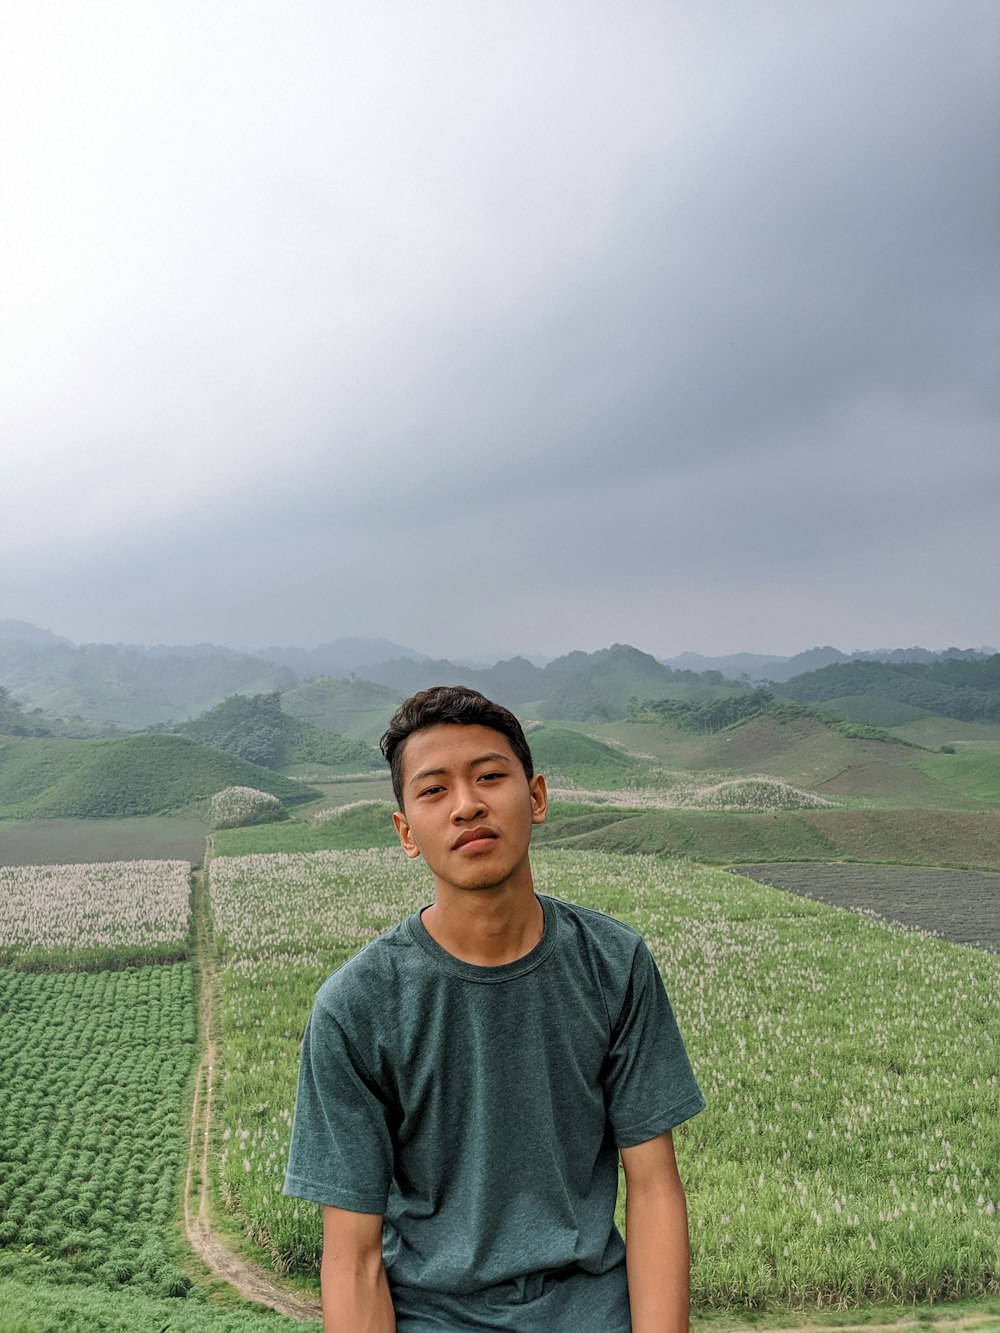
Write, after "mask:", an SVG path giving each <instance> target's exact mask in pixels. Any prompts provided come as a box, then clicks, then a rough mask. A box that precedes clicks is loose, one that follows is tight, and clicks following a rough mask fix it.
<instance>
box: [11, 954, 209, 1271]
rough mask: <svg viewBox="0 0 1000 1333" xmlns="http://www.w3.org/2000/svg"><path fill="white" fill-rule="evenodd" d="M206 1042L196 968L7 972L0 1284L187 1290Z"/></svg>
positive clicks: (178, 964) (160, 967) (167, 967)
mask: <svg viewBox="0 0 1000 1333" xmlns="http://www.w3.org/2000/svg"><path fill="white" fill-rule="evenodd" d="M196 1042H197V1007H196V999H195V988H194V981H193V975H192V969H191V966H190V964H188V963H177V964H175V965H173V966H154V967H140V968H130V969H127V970H124V971H116V972H92V973H82V972H77V973H68V974H59V973H45V974H34V973H28V972H19V971H13V970H10V969H7V968H0V1083H2V1085H3V1088H4V1095H3V1099H2V1102H0V1160H2V1161H3V1163H4V1171H3V1177H2V1179H0V1277H14V1278H18V1279H21V1280H28V1279H31V1280H41V1281H43V1282H44V1281H56V1282H68V1281H73V1280H77V1281H84V1280H85V1281H89V1282H92V1283H94V1284H96V1285H98V1286H102V1287H105V1288H111V1289H112V1290H115V1289H118V1288H120V1287H121V1286H123V1285H129V1284H130V1285H133V1286H134V1287H135V1288H136V1289H138V1290H141V1291H144V1292H146V1293H147V1294H149V1295H161V1296H166V1295H172V1296H178V1295H183V1294H185V1293H186V1292H187V1291H188V1290H189V1289H190V1286H191V1283H190V1280H189V1279H188V1278H186V1277H185V1275H184V1274H183V1272H182V1271H181V1269H180V1259H181V1255H180V1252H179V1247H178V1246H177V1244H176V1241H175V1240H173V1239H172V1233H173V1220H174V1217H175V1212H176V1206H177V1193H178V1181H179V1177H180V1171H181V1164H182V1162H183V1159H184V1150H185V1146H186V1142H187V1134H186V1130H187V1111H188V1099H189V1092H190V1089H189V1082H190V1074H191V1070H192V1067H193V1064H194V1061H195V1057H196V1051H197V1045H196Z"/></svg>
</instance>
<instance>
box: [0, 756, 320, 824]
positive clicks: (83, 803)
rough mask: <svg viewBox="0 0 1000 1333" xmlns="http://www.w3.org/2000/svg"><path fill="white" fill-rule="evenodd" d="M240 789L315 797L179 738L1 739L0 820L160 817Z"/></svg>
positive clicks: (287, 797) (292, 798)
mask: <svg viewBox="0 0 1000 1333" xmlns="http://www.w3.org/2000/svg"><path fill="white" fill-rule="evenodd" d="M239 786H242V787H256V788H258V789H259V790H261V791H267V792H271V793H272V795H274V796H277V797H278V798H279V800H281V801H283V802H285V803H291V804H294V803H296V802H301V801H306V800H310V799H312V798H314V797H316V796H318V795H319V793H318V792H317V791H316V790H315V789H314V788H312V787H309V786H307V785H306V784H305V783H301V782H295V781H293V780H292V779H290V778H286V777H282V776H281V775H280V774H278V773H272V772H270V771H269V770H268V769H266V768H261V767H259V766H258V765H257V764H251V763H248V762H247V761H246V760H244V759H238V758H236V757H235V756H233V755H228V754H223V753H222V752H221V751H219V750H212V749H209V748H208V747H207V746H204V745H198V744H197V743H196V742H195V741H193V740H190V739H189V738H188V737H186V736H125V737H122V738H121V739H120V740H103V741H77V740H63V739H40V738H35V737H28V736H12V737H0V818H5V819H22V818H31V817H36V818H38V817H45V818H70V817H76V818H87V819H101V818H114V817H121V816H126V815H151V814H160V813H162V812H165V811H170V810H177V809H182V808H185V807H188V806H191V805H192V804H193V803H195V802H196V801H199V800H203V799H205V798H207V797H209V796H213V795H214V794H215V793H216V792H218V791H221V790H222V789H223V788H225V787H239Z"/></svg>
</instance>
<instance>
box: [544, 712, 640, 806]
mask: <svg viewBox="0 0 1000 1333" xmlns="http://www.w3.org/2000/svg"><path fill="white" fill-rule="evenodd" d="M528 744H529V745H530V747H531V755H532V758H533V759H534V762H535V768H536V770H537V771H538V772H539V773H544V774H546V776H547V777H549V778H550V781H552V780H553V779H558V778H560V777H561V778H564V779H565V778H568V779H569V780H570V781H572V782H575V783H577V784H578V785H579V786H581V787H591V788H593V789H595V790H597V791H609V790H615V789H616V788H619V787H622V786H624V785H626V784H627V783H628V782H629V781H630V780H631V781H632V782H642V781H643V780H644V779H645V778H646V776H647V772H648V769H649V764H648V762H647V761H645V760H642V759H639V758H637V757H636V756H635V755H632V754H627V753H625V752H624V751H622V750H620V749H617V748H612V746H610V745H606V744H605V743H604V742H603V741H600V740H595V739H594V737H592V736H587V735H585V734H583V733H582V732H580V731H576V730H572V729H570V728H567V727H562V726H556V725H551V724H548V725H546V726H543V727H540V728H539V729H538V730H537V731H532V732H531V733H530V735H529V736H528Z"/></svg>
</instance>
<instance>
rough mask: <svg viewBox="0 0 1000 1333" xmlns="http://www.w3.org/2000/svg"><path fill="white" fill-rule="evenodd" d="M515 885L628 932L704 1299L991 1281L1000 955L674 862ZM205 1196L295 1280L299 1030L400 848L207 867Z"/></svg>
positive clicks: (567, 869)
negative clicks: (637, 940) (655, 1037)
mask: <svg viewBox="0 0 1000 1333" xmlns="http://www.w3.org/2000/svg"><path fill="white" fill-rule="evenodd" d="M533 864H534V867H535V880H536V887H537V888H538V890H539V891H540V892H546V893H552V894H554V895H556V896H561V897H566V898H570V899H572V900H574V901H577V902H581V903H583V904H586V905H588V906H591V907H596V908H598V909H600V910H604V911H608V912H611V913H612V914H613V915H615V916H618V917H619V918H621V919H623V920H626V921H629V922H631V923H632V924H634V925H635V926H636V927H637V928H638V929H640V930H641V931H642V932H643V934H644V935H645V936H646V939H647V941H648V942H649V944H650V947H651V948H652V950H653V952H654V954H655V956H656V957H657V959H658V961H659V963H660V966H661V969H662V971H663V975H664V977H665V980H666V982H667V986H668V989H669V991H670V994H671V997H672V999H673V1001H674V1004H675V1007H676V1009H677V1013H678V1015H679V1021H680V1024H681V1028H682V1031H683V1032H684V1034H685V1038H686V1041H687V1044H688V1049H689V1051H690V1053H691V1057H692V1061H693V1063H694V1066H695V1070H696V1072H697V1074H698V1077H699V1081H700V1082H701V1085H702V1087H703V1089H704V1091H705V1094H706V1097H707V1099H708V1103H709V1104H708V1108H707V1109H706V1110H705V1111H704V1112H702V1113H701V1114H700V1115H698V1116H697V1117H695V1118H694V1119H693V1120H692V1121H690V1122H688V1124H686V1125H684V1126H682V1127H680V1129H679V1130H678V1131H677V1132H676V1136H675V1137H676V1141H677V1145H678V1156H679V1159H680V1161H681V1166H682V1171H683V1174H684V1177H685V1181H686V1184H687V1187H688V1201H689V1213H690V1219H691V1238H692V1256H693V1279H692V1281H693V1287H692V1290H693V1294H694V1299H695V1301H696V1303H697V1304H698V1305H700V1306H702V1307H716V1308H732V1307H736V1306H744V1307H746V1306H763V1305H766V1304H767V1303H769V1302H789V1301H790V1302H793V1303H796V1304H798V1303H801V1302H812V1303H818V1304H822V1303H824V1302H826V1301H830V1300H838V1301H841V1302H843V1301H848V1302H858V1303H860V1302H862V1301H864V1300H882V1301H885V1302H897V1301H901V1300H902V1301H910V1300H935V1299H941V1298H944V1297H957V1296H960V1295H972V1294H977V1293H982V1292H984V1291H986V1290H995V1289H996V1287H997V1276H996V1274H997V1260H998V1249H997V1243H998V1235H1000V1231H998V1226H997V1216H996V1211H997V1206H998V1201H1000V1182H998V1179H997V1170H998V1168H997V1163H998V1162H1000V1088H998V1080H997V1075H996V1072H995V1071H996V1069H997V1066H998V1050H997V1044H998V1037H997V1034H998V1027H1000V1023H998V1020H1000V963H998V960H997V959H996V958H995V957H993V956H991V955H987V954H980V953H977V952H975V951H973V950H969V949H962V948H958V947H955V946H951V945H948V944H946V943H943V942H942V941H940V940H937V939H933V938H931V937H929V936H926V935H923V934H921V933H919V932H907V931H903V930H901V929H899V928H896V927H893V926H890V925H887V924H885V923H883V922H880V921H878V920H877V919H875V918H873V917H872V916H870V915H865V914H859V913H853V912H846V911H842V910H838V909H835V908H830V907H827V906H825V905H823V904H820V903H815V902H812V901H810V900H808V899H805V898H801V897H796V896H794V895H788V894H785V893H782V892H780V891H778V890H775V889H772V888H769V887H767V886H764V885H759V884H756V883H754V882H753V881H751V880H749V879H745V878H742V877H737V876H733V875H727V874H725V873H724V872H720V871H717V870H711V869H707V868H703V867H695V866H691V865H686V864H684V863H680V862H672V863H670V862H664V861H662V860H659V859H654V858H644V857H628V856H623V857H619V856H613V855H609V854H603V853H593V852H591V853H585V852H566V851H555V850H553V851H545V850H543V851H541V852H540V853H538V854H536V856H535V858H534V860H533ZM211 893H212V902H213V911H214V914H215V920H216V927H217V931H218V936H219V939H220V943H221V952H222V960H223V973H222V975H223V987H224V1055H223V1065H224V1078H225V1085H224V1099H223V1108H222V1116H223V1125H222V1135H221V1138H222V1141H221V1143H220V1145H219V1148H220V1153H219V1173H220V1184H221V1189H222V1193H223V1197H224V1199H225V1200H226V1201H227V1202H228V1204H229V1205H230V1206H231V1207H232V1208H233V1209H234V1211H236V1212H237V1213H239V1214H240V1215H241V1216H242V1217H243V1219H244V1220H245V1223H246V1225H247V1227H248V1230H249V1232H250V1234H251V1235H252V1236H253V1238H254V1239H255V1240H256V1241H257V1242H258V1243H260V1244H262V1245H264V1246H265V1247H267V1248H269V1249H270V1251H271V1253H272V1255H273V1257H274V1261H275V1263H276V1265H278V1266H279V1267H284V1268H304V1269H309V1268H311V1267H313V1266H314V1265H315V1260H316V1255H317V1253H318V1245H319V1219H318V1216H317V1213H318V1210H317V1209H315V1208H313V1207H311V1206H310V1205H307V1204H303V1203H301V1202H299V1201H297V1200H292V1199H287V1198H284V1197H283V1196H282V1194H281V1183H282V1175H283V1171H284V1164H285V1157H286V1153H287V1146H288V1139H289V1133H290V1124H291V1115H292V1107H293V1104H294V1085H295V1071H296V1067H297V1054H298V1045H299V1040H300V1037H301V1032H302V1029H303V1026H304V1024H305V1020H306V1017H307V1015H308V1012H309V1007H310V1004H311V1000H312V996H313V993H314V992H315V989H316V986H317V985H318V984H319V982H320V981H321V980H322V979H323V977H324V976H325V975H326V974H327V973H328V972H329V971H330V970H332V968H333V967H335V966H336V965H337V964H338V963H339V962H340V961H342V960H343V959H344V958H345V957H346V956H348V955H349V954H350V953H352V952H354V951H355V950H356V949H357V948H359V947H361V945H363V944H364V943H365V942H366V941H367V940H369V939H371V938H372V937H373V936H374V935H375V934H377V933H378V932H379V931H380V930H382V929H384V928H385V927H386V926H387V925H389V924H391V923H392V922H394V921H396V920H398V919H400V918H401V917H403V916H405V915H406V914H407V913H408V912H410V911H413V910H414V909H415V908H416V907H417V906H419V905H420V904H421V903H423V902H426V901H427V900H428V899H429V897H430V893H431V886H430V883H429V880H428V879H427V877H426V871H421V870H420V869H419V867H414V866H413V865H412V864H411V863H409V862H407V861H406V860H405V859H404V858H403V857H402V855H401V854H400V853H398V852H389V851H370V852H340V853H338V852H324V853H314V854H311V855H304V854H299V855H274V856H254V857H236V858H225V859H222V860H215V861H213V862H212V866H211Z"/></svg>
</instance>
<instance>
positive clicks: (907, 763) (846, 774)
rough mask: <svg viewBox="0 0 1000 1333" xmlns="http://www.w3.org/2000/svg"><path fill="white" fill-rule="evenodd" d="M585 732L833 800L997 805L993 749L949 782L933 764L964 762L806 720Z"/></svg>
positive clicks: (999, 763) (667, 760)
mask: <svg viewBox="0 0 1000 1333" xmlns="http://www.w3.org/2000/svg"><path fill="white" fill-rule="evenodd" d="M955 725H956V726H961V725H962V724H961V723H956V724H955ZM591 730H592V731H593V732H594V734H595V735H596V736H599V737H600V736H607V737H609V738H611V739H613V740H617V741H618V742H620V743H621V744H624V745H625V746H627V747H628V749H629V750H632V751H636V752H641V753H645V754H648V755H651V756H654V757H655V758H656V759H657V760H659V761H660V762H661V763H662V764H663V765H664V766H666V767H671V768H676V769H686V770H688V771H691V772H694V773H699V772H734V773H756V774H764V775H768V776H771V777H776V778H780V779H781V780H783V781H785V782H790V783H792V784H793V785H794V786H796V787H802V788H804V789H805V790H807V791H814V792H816V793H817V794H818V795H820V796H824V797H827V798H830V799H833V800H845V799H846V800H849V801H852V802H855V803H857V802H862V801H863V802H875V803H877V804H879V805H883V806H887V807H895V808H903V809H912V808H917V807H920V808H928V809H953V810H962V809H965V810H977V809H980V810H981V809H984V808H986V807H987V806H988V805H993V804H994V803H995V802H996V801H997V800H1000V747H998V749H997V750H996V751H990V752H987V754H986V755H984V757H983V759H982V762H981V764H980V765H979V766H978V768H977V770H976V776H975V777H973V776H972V765H971V763H970V764H969V767H968V769H967V770H962V773H961V776H956V774H958V772H959V767H960V765H955V764H952V765H951V766H949V765H948V764H947V763H945V762H938V761H945V760H948V759H952V760H955V759H956V758H957V759H959V760H960V761H963V762H967V761H966V759H965V757H964V756H948V755H929V754H927V753H926V752H924V751H922V750H920V749H917V748H915V747H913V746H905V745H893V744H887V743H886V742H884V741H877V740H855V739H852V738H849V737H846V736H842V735H839V734H838V733H837V732H833V731H831V730H830V729H829V728H827V727H825V726H824V725H823V724H822V723H821V722H819V721H818V720H817V719H814V718H801V719H796V720H793V721H791V722H787V723H781V722H778V721H776V720H775V719H774V718H771V717H759V718H754V719H752V720H751V721H750V722H747V723H745V724H744V725H742V726H738V727H732V728H728V729H727V730H725V731H721V732H717V733H715V734H714V735H704V734H692V733H691V732H685V731H682V730H680V729H679V728H677V727H675V726H671V725H670V724H667V725H664V726H660V725H659V724H657V723H648V722H647V723H635V722H617V723H612V724H611V725H609V726H605V727H600V728H591ZM994 774H996V775H997V776H996V780H994V777H993V775H994Z"/></svg>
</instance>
